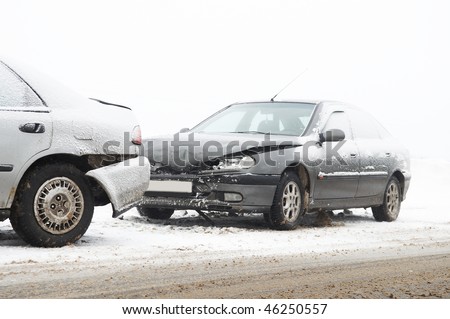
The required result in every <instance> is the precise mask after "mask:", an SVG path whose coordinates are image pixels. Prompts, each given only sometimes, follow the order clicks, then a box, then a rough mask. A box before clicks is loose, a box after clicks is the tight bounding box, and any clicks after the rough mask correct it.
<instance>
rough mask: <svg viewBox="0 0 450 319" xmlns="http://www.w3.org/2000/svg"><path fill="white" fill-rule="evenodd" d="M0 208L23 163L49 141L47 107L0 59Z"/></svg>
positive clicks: (4, 205)
mask: <svg viewBox="0 0 450 319" xmlns="http://www.w3.org/2000/svg"><path fill="white" fill-rule="evenodd" d="M0 121H1V122H0V150H1V151H0V209H2V208H9V206H10V204H11V201H12V198H11V197H12V196H11V195H12V194H14V187H15V186H16V185H15V182H16V179H17V178H18V177H19V176H18V175H19V173H20V171H21V169H22V168H23V166H24V165H25V164H26V163H27V162H28V161H29V160H30V159H31V158H32V157H33V156H34V155H36V154H37V153H39V152H42V151H44V150H46V149H48V148H49V147H50V145H51V140H52V121H51V118H50V110H49V108H48V107H47V106H45V104H44V102H43V101H42V100H41V99H40V98H39V96H38V95H37V94H36V93H35V92H34V91H33V90H32V89H31V88H30V87H29V86H28V85H27V84H26V82H25V81H24V80H23V79H22V78H20V76H19V75H17V74H16V73H15V72H14V71H13V70H11V69H10V68H9V67H8V66H7V65H6V64H4V63H2V62H0Z"/></svg>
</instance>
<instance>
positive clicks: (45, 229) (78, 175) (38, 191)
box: [10, 164, 94, 247]
mask: <svg viewBox="0 0 450 319" xmlns="http://www.w3.org/2000/svg"><path fill="white" fill-rule="evenodd" d="M93 213H94V204H93V199H92V194H91V190H90V187H89V184H88V182H87V181H86V179H85V177H84V173H83V172H81V171H80V170H78V169H77V168H76V167H75V166H73V165H70V164H52V165H45V166H40V167H36V168H34V169H33V170H31V171H30V172H29V173H27V175H26V176H25V177H24V179H23V180H22V181H21V183H20V185H19V187H18V189H17V195H16V198H15V200H14V203H13V206H12V208H11V217H10V220H11V225H12V227H13V228H14V230H15V231H16V233H17V234H18V235H19V236H20V237H21V238H22V239H23V240H25V241H26V242H27V243H29V244H31V245H33V246H40V247H61V246H64V245H67V244H70V243H74V242H75V241H77V240H78V239H79V238H81V236H83V234H84V233H85V232H86V230H87V229H88V227H89V224H90V223H91V220H92V215H93Z"/></svg>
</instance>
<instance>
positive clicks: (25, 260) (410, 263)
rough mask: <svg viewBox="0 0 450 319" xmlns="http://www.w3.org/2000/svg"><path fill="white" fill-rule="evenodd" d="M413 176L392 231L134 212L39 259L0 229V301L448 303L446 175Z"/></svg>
mask: <svg viewBox="0 0 450 319" xmlns="http://www.w3.org/2000/svg"><path fill="white" fill-rule="evenodd" d="M412 171H413V180H412V184H411V189H410V192H409V193H408V198H407V200H406V201H405V202H404V203H403V206H402V210H401V212H400V216H399V219H398V220H397V221H396V222H393V223H377V222H375V221H374V219H373V218H372V215H371V212H370V210H368V211H365V210H353V214H351V215H344V216H341V215H335V216H334V217H333V218H332V221H331V225H324V224H321V223H317V220H316V216H315V215H309V216H307V217H306V218H305V221H304V225H303V226H302V227H300V228H299V229H297V230H295V231H290V232H279V231H272V230H269V229H267V228H266V226H265V224H264V222H263V219H262V217H261V216H244V217H224V216H217V217H215V218H214V221H215V222H216V226H215V227H210V226H209V225H208V224H207V223H206V222H205V221H203V220H202V219H201V218H199V217H198V216H195V213H191V212H188V213H185V212H183V211H179V212H177V214H176V216H175V218H172V219H171V220H169V221H167V222H156V221H148V220H146V219H144V218H142V217H140V216H138V215H137V213H136V211H134V210H133V211H130V212H129V213H127V214H125V215H124V217H123V219H122V220H120V219H111V218H110V211H109V209H110V208H109V207H103V208H99V209H96V214H95V215H94V220H93V223H92V225H91V227H90V229H89V230H88V232H87V233H86V235H85V236H84V237H83V238H82V239H81V240H80V241H79V242H78V243H77V244H75V245H71V246H68V247H63V248H55V249H42V248H33V247H30V246H26V245H25V244H24V243H23V242H22V241H21V240H20V239H19V238H18V237H17V236H16V235H15V234H14V232H13V231H12V229H11V226H10V225H9V222H8V221H5V222H2V223H0V298H10V297H23V298H26V297H39V298H45V297H49V298H54V297H75V298H77V297H113V298H114V297H131V298H134V297H140V298H146V297H148V298H158V297H165V298H169V297H210V298H214V297H244V298H245V297H280V298H283V297H308V296H314V297H339V296H341V297H358V296H359V297H408V296H409V297H427V296H429V297H445V298H450V278H449V276H450V259H449V257H448V256H449V255H450V212H449V209H448V205H447V201H448V194H449V193H450V192H449V188H450V187H449V186H448V181H449V180H450V163H449V162H445V161H437V160H414V161H413V167H412ZM299 278H300V279H299ZM316 278H318V279H317V280H316ZM318 282H319V283H320V282H322V285H320V284H317V283H318ZM294 283H295V285H294ZM331 286H333V287H334V288H332V287H331ZM396 287H397V288H396ZM374 288H376V289H374ZM370 291H372V293H371V294H370V293H369V292H370ZM395 292H397V293H398V294H397V295H396V294H395ZM333 293H334V294H333Z"/></svg>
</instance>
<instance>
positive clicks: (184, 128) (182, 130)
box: [180, 127, 189, 133]
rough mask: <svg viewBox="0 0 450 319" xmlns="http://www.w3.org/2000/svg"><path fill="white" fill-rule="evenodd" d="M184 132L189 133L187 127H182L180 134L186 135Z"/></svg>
mask: <svg viewBox="0 0 450 319" xmlns="http://www.w3.org/2000/svg"><path fill="white" fill-rule="evenodd" d="M186 132H189V128H188V127H183V128H182V129H181V130H180V133H186Z"/></svg>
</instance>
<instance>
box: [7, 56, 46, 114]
mask: <svg viewBox="0 0 450 319" xmlns="http://www.w3.org/2000/svg"><path fill="white" fill-rule="evenodd" d="M27 106H42V101H41V100H40V99H39V97H38V96H37V95H36V94H35V93H34V92H33V90H32V89H30V87H29V86H28V85H27V84H26V83H25V82H23V81H22V79H20V78H19V77H18V76H17V75H16V74H14V72H12V71H11V70H10V69H9V68H8V67H7V66H6V65H4V64H3V63H2V62H0V107H27Z"/></svg>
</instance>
